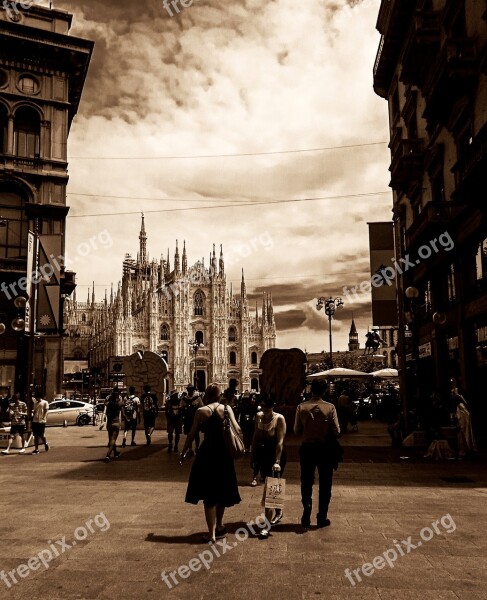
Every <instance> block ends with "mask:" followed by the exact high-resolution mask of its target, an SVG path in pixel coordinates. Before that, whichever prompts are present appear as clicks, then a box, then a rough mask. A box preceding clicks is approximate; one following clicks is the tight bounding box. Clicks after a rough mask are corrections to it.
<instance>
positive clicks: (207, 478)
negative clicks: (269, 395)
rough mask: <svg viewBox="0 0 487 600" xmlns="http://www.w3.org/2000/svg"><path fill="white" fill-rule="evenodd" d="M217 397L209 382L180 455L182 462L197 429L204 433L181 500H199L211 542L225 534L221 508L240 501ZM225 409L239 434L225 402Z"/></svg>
mask: <svg viewBox="0 0 487 600" xmlns="http://www.w3.org/2000/svg"><path fill="white" fill-rule="evenodd" d="M220 399H221V392H220V388H219V387H218V386H217V385H216V384H215V383H212V384H210V385H209V386H208V387H207V388H206V391H205V396H204V399H203V402H204V403H205V406H203V407H201V408H198V410H197V411H196V415H195V418H194V421H193V427H192V428H191V431H190V432H189V434H188V436H187V437H186V441H185V443H184V447H183V450H182V452H181V454H180V462H181V463H182V461H183V459H184V458H185V456H186V453H187V451H188V449H189V448H190V447H191V443H192V441H193V439H194V438H195V436H196V434H197V433H198V432H199V431H202V432H203V433H204V434H205V438H204V441H203V443H202V444H201V446H200V449H199V452H198V454H197V455H196V458H195V459H194V462H193V465H192V467H191V473H190V475H189V481H188V489H187V491H186V499H185V501H186V502H188V503H190V504H198V502H199V501H200V500H202V501H203V505H204V508H205V518H206V523H207V525H208V533H209V537H208V538H205V541H206V542H215V540H216V539H221V538H224V537H225V535H226V529H225V526H224V525H223V515H224V512H225V508H227V507H230V506H234V505H235V504H238V503H239V502H240V495H239V493H238V485H237V476H236V474H235V465H234V462H233V458H232V457H231V455H230V453H229V451H228V449H227V447H226V445H225V439H224V436H223V419H224V411H225V405H224V404H221V402H220ZM227 409H228V414H229V418H230V420H231V421H232V423H233V426H234V427H235V429H236V430H237V431H238V432H239V433H240V427H239V426H238V424H237V422H236V421H235V416H234V414H233V411H232V408H231V407H230V406H228V405H227Z"/></svg>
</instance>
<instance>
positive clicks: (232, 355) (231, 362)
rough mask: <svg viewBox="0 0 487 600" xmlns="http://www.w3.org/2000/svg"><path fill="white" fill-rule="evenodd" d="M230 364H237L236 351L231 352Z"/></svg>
mask: <svg viewBox="0 0 487 600" xmlns="http://www.w3.org/2000/svg"><path fill="white" fill-rule="evenodd" d="M230 364H231V365H236V364H237V355H236V353H235V352H233V350H232V352H230Z"/></svg>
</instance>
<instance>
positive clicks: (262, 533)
mask: <svg viewBox="0 0 487 600" xmlns="http://www.w3.org/2000/svg"><path fill="white" fill-rule="evenodd" d="M269 536H270V532H269V530H268V529H261V530H260V531H259V538H260V539H261V540H266V539H267V538H268V537H269Z"/></svg>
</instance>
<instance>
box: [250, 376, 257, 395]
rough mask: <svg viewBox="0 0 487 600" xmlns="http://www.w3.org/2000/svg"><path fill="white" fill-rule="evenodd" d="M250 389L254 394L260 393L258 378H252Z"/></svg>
mask: <svg viewBox="0 0 487 600" xmlns="http://www.w3.org/2000/svg"><path fill="white" fill-rule="evenodd" d="M250 388H251V389H252V391H253V392H258V391H259V380H258V379H257V377H252V379H251V380H250Z"/></svg>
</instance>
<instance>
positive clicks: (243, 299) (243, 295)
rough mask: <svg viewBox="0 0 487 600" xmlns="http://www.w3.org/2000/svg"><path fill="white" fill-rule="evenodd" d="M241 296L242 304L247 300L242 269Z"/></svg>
mask: <svg viewBox="0 0 487 600" xmlns="http://www.w3.org/2000/svg"><path fill="white" fill-rule="evenodd" d="M240 296H241V299H242V304H243V303H244V302H245V301H246V300H247V288H246V287H245V277H244V270H243V269H242V283H241V284H240Z"/></svg>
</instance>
